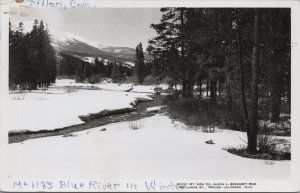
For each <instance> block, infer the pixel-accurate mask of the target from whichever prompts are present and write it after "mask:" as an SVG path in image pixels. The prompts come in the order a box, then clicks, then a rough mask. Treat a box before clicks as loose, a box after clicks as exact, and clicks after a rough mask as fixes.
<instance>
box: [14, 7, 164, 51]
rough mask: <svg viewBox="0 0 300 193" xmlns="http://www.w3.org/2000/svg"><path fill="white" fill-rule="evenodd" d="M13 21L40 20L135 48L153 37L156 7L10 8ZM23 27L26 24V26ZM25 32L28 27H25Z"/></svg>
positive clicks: (107, 42)
mask: <svg viewBox="0 0 300 193" xmlns="http://www.w3.org/2000/svg"><path fill="white" fill-rule="evenodd" d="M13 11H15V12H16V13H15V14H14V15H11V16H10V20H11V21H12V23H15V24H17V23H19V22H20V21H22V22H26V23H30V22H32V23H33V21H34V19H38V20H43V21H44V23H47V24H48V26H49V28H50V29H51V28H53V29H55V30H57V31H60V32H70V33H73V34H76V35H78V36H82V37H83V38H85V39H87V40H90V41H95V42H99V43H100V44H103V45H107V46H122V47H132V48H135V47H136V45H137V44H138V43H139V42H142V44H143V47H144V49H145V48H146V46H147V44H148V39H150V38H153V37H155V36H156V32H155V31H154V30H153V29H151V28H150V24H152V23H159V21H160V19H161V13H160V11H159V8H94V9H65V10H64V9H37V8H30V9H28V8H27V9H24V8H23V10H20V9H17V10H13ZM25 27H26V26H25ZM26 31H27V30H26Z"/></svg>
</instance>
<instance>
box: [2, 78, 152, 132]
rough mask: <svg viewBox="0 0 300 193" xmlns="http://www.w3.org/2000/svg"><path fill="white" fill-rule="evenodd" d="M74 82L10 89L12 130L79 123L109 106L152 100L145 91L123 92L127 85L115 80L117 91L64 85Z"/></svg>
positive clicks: (112, 107) (10, 123)
mask: <svg viewBox="0 0 300 193" xmlns="http://www.w3.org/2000/svg"><path fill="white" fill-rule="evenodd" d="M71 82H72V81H71ZM73 83H74V84H77V86H78V85H82V86H84V87H87V86H88V84H83V83H75V82H73ZM73 83H70V81H69V82H68V81H58V82H57V83H56V85H54V86H53V87H51V88H49V90H46V91H41V90H38V91H31V92H24V93H10V97H9V109H8V116H9V117H13V118H11V119H9V122H8V128H9V130H10V131H13V130H32V131H36V130H44V129H56V128H61V127H66V126H70V125H76V124H80V123H83V122H82V121H81V120H80V118H79V117H78V116H80V115H88V114H89V113H97V112H100V111H103V110H107V109H110V110H113V109H121V108H128V107H129V108H130V107H132V105H131V104H132V103H135V102H136V101H137V100H143V101H145V100H152V98H150V97H149V96H147V94H144V93H130V92H122V91H123V90H124V89H123V87H125V86H123V87H120V88H118V87H119V86H118V85H117V84H113V83H110V84H112V85H110V86H109V87H108V88H114V87H115V89H112V90H115V91H107V90H86V89H77V88H70V87H67V88H66V87H64V86H70V85H73ZM113 86H114V87H113Z"/></svg>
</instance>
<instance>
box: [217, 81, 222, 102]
mask: <svg viewBox="0 0 300 193" xmlns="http://www.w3.org/2000/svg"><path fill="white" fill-rule="evenodd" d="M218 86H219V95H218V96H219V98H220V97H221V93H222V84H221V82H220V80H219V81H218Z"/></svg>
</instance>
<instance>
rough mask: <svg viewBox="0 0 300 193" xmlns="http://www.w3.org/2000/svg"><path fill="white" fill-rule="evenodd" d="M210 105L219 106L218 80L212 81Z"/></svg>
mask: <svg viewBox="0 0 300 193" xmlns="http://www.w3.org/2000/svg"><path fill="white" fill-rule="evenodd" d="M210 104H211V105H216V104H217V81H216V80H211V81H210Z"/></svg>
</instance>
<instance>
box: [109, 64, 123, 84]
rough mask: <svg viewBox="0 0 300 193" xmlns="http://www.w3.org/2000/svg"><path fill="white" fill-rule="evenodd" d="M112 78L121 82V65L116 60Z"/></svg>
mask: <svg viewBox="0 0 300 193" xmlns="http://www.w3.org/2000/svg"><path fill="white" fill-rule="evenodd" d="M111 79H112V81H113V82H121V72H120V66H119V65H118V64H117V62H114V64H113V69H112V73H111Z"/></svg>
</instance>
